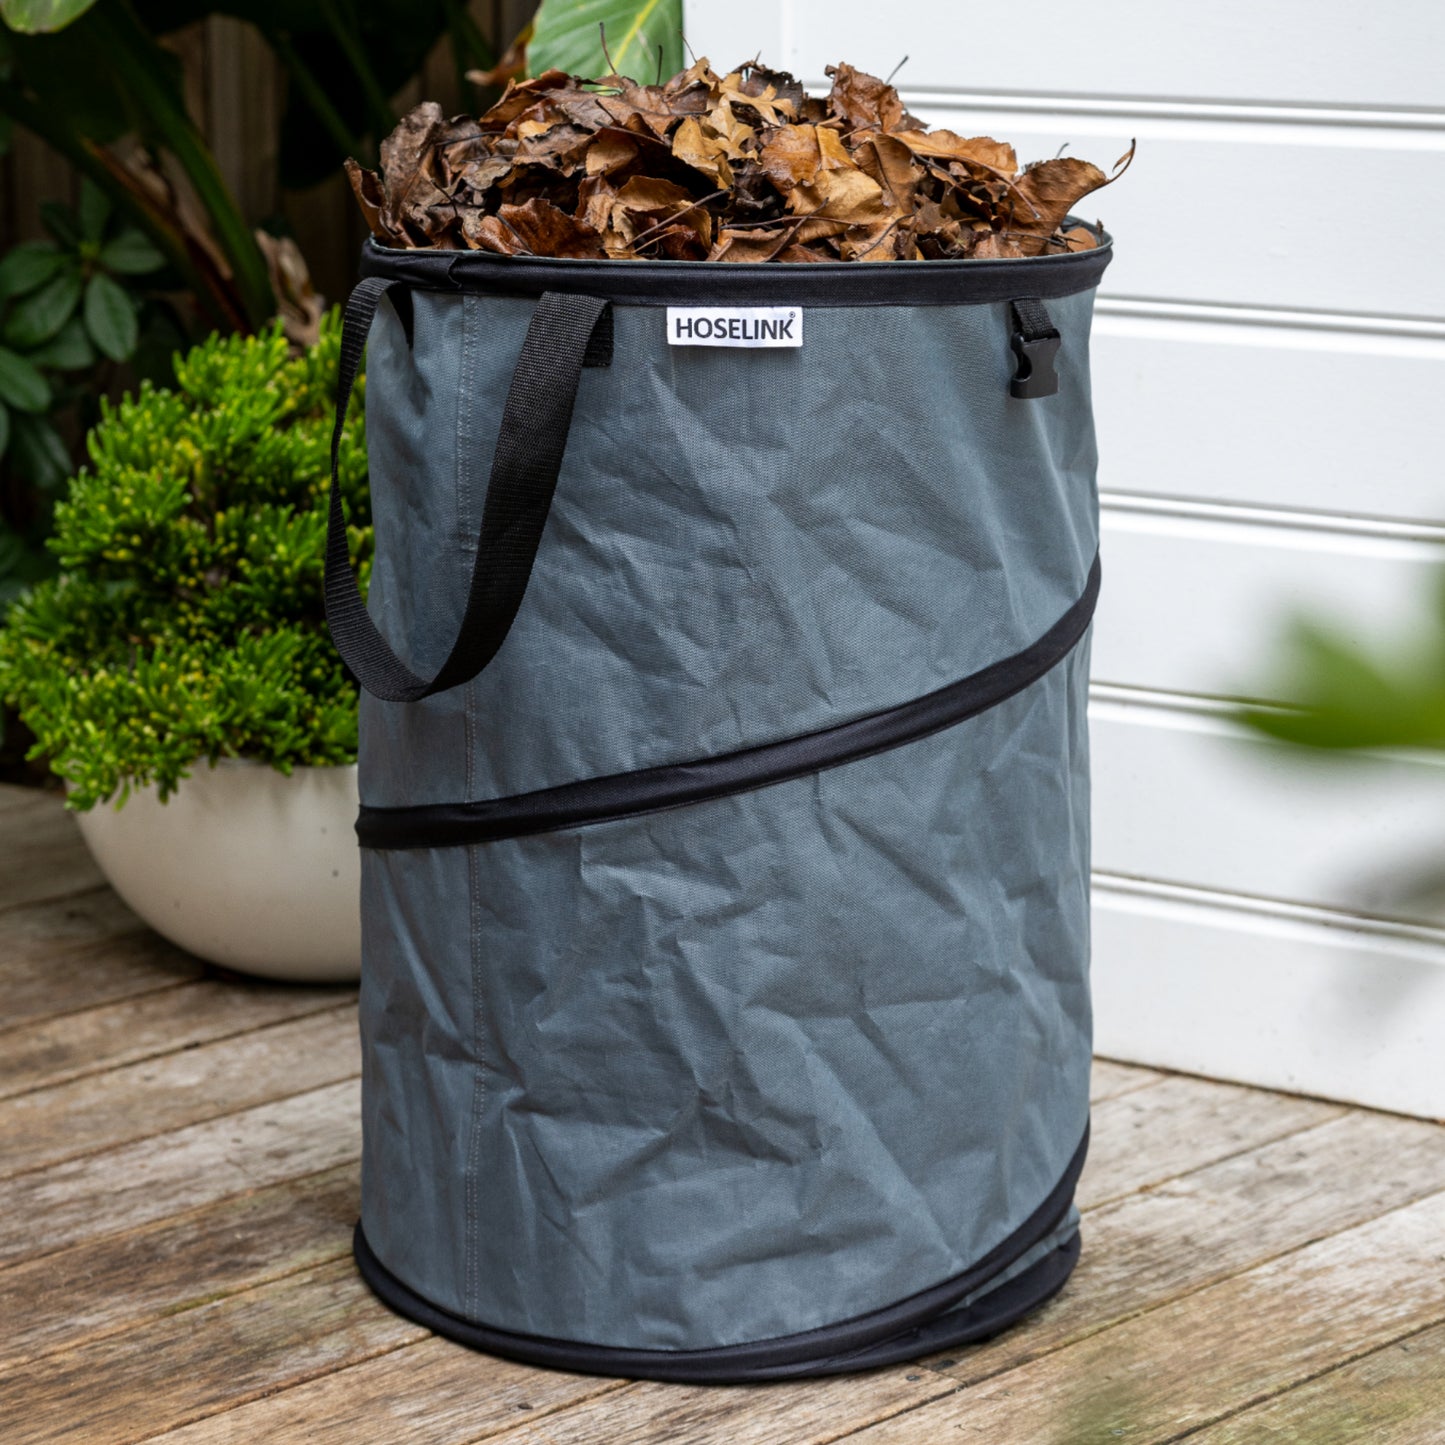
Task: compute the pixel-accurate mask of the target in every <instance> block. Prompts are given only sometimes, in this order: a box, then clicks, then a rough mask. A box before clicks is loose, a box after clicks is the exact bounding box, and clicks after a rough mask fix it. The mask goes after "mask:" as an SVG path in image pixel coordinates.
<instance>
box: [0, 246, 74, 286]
mask: <svg viewBox="0 0 1445 1445" xmlns="http://www.w3.org/2000/svg"><path fill="white" fill-rule="evenodd" d="M69 263H70V257H69V256H67V255H66V254H65V252H64V251H62V250H61V249H60V247H59V246H57V245H56V244H55V242H54V241H22V242H21V243H20V245H18V246H16V247H14V249H12V250H11V251H10V252H8V253H7V254H6V256H5V259H4V260H3V261H0V300H3V299H4V298H5V297H7V296H24V295H25V294H26V293H27V292H29V291H34V290H37V289H38V288H39V287H41V286H43V285H44V284H45V283H46V282H47V281H49V280H50V278H51V277H52V276H55V275H57V274H58V273H59V272H60V271H62V270H64V269H65V267H66V266H67V265H68V264H69Z"/></svg>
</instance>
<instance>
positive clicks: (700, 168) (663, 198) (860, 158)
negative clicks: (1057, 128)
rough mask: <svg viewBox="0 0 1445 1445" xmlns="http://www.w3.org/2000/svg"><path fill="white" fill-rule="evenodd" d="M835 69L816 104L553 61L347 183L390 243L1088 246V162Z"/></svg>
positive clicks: (858, 256) (1092, 172) (878, 257)
mask: <svg viewBox="0 0 1445 1445" xmlns="http://www.w3.org/2000/svg"><path fill="white" fill-rule="evenodd" d="M828 74H829V76H830V77H831V79H832V87H831V89H830V91H829V93H828V95H827V97H826V99H824V98H822V97H819V96H810V95H808V94H807V92H806V91H805V90H804V89H803V87H802V85H800V84H799V82H798V81H797V80H796V79H795V78H794V77H793V76H791V75H788V74H787V73H786V72H784V71H776V70H770V69H768V68H767V67H766V66H764V65H761V64H760V63H758V62H757V61H750V62H749V63H747V64H746V65H741V66H739V67H738V68H737V69H736V70H732V71H729V72H728V73H727V74H726V75H723V76H719V75H718V74H717V73H716V72H715V71H714V70H713V69H712V67H711V66H710V65H709V63H708V62H707V60H706V59H701V60H697V61H695V62H694V63H693V64H692V65H691V66H689V67H688V68H687V69H686V70H683V71H680V72H679V73H678V74H676V75H674V76H673V77H672V78H671V79H670V80H668V81H666V82H665V83H663V84H661V85H639V84H637V83H636V82H634V81H632V80H630V79H627V78H626V77H624V76H618V75H609V76H603V77H601V78H600V79H599V80H595V81H587V80H583V79H581V78H579V77H577V76H571V75H566V74H564V73H563V72H562V71H560V70H549V71H546V72H545V73H543V74H542V75H539V76H536V77H534V78H533V79H531V80H514V81H513V82H512V83H511V84H509V85H508V87H507V90H506V92H505V93H504V94H503V96H502V98H501V99H500V100H499V101H498V102H497V103H496V105H494V106H493V107H492V108H491V109H490V110H489V111H487V113H486V114H485V115H483V116H480V117H477V118H475V119H473V118H471V117H467V116H458V117H456V118H454V119H451V120H445V119H443V117H442V115H441V112H440V110H439V109H438V107H436V106H435V105H422V106H418V107H417V108H416V109H415V110H413V111H412V112H411V113H410V114H409V115H408V116H406V117H405V119H403V121H402V122H401V124H400V125H399V126H398V127H397V128H396V130H395V131H394V132H393V134H392V135H390V136H388V137H387V139H386V141H385V142H384V143H383V145H382V173H381V176H380V178H378V177H377V176H375V175H372V174H371V173H369V172H367V171H363V170H362V169H361V168H360V167H358V166H356V165H355V164H354V163H349V164H348V166H347V175H348V177H349V179H350V181H351V186H352V189H353V191H354V192H355V194H356V198H357V203H358V204H359V205H360V206H361V208H362V214H363V215H364V216H365V217H366V222H367V225H368V226H369V227H370V228H371V231H372V233H373V234H374V235H375V236H376V237H377V239H378V240H380V241H382V242H384V243H385V244H387V245H392V246H401V247H416V246H429V247H437V248H441V249H447V248H455V247H466V248H471V249H481V250H489V251H494V252H498V253H500V254H503V255H525V254H531V255H546V256H573V257H599V256H609V257H616V258H619V259H634V258H637V257H652V258H660V259H665V260H696V259H702V258H706V259H709V260H716V261H735V262H736V261H781V262H787V263H799V264H801V263H805V262H810V261H833V260H844V261H889V260H910V261H916V260H934V259H962V258H967V257H972V256H977V257H980V258H994V259H1001V258H1017V257H1021V256H1025V255H1037V254H1040V253H1041V252H1043V251H1045V250H1049V249H1053V250H1058V251H1072V250H1085V249H1089V248H1091V247H1093V246H1095V245H1097V244H1098V238H1097V235H1096V233H1095V232H1093V231H1091V230H1089V229H1088V228H1087V227H1081V226H1074V227H1072V228H1071V229H1070V230H1069V231H1068V232H1067V233H1064V232H1063V231H1062V230H1061V226H1062V225H1063V223H1064V218H1065V217H1066V216H1067V215H1068V213H1069V210H1070V208H1071V207H1072V206H1073V205H1075V204H1076V203H1077V202H1078V200H1079V199H1080V198H1081V197H1083V196H1085V195H1088V194H1089V193H1090V192H1091V191H1093V190H1097V189H1098V187H1099V186H1101V185H1105V184H1107V183H1108V182H1107V180H1106V179H1105V177H1104V175H1103V172H1101V171H1100V170H1099V169H1098V168H1097V167H1094V166H1090V165H1088V164H1087V163H1086V162H1083V161H1078V160H1074V159H1072V158H1070V159H1067V160H1065V159H1057V160H1053V161H1044V162H1041V163H1039V164H1037V165H1034V166H1030V167H1029V168H1028V169H1027V170H1025V171H1023V172H1019V170H1018V162H1017V158H1016V156H1015V154H1014V151H1013V148H1012V147H1011V146H1008V145H1005V144H1003V143H1002V142H1000V141H996V140H993V139H992V138H990V137H988V136H975V137H972V138H966V137H963V136H959V135H955V134H954V133H953V132H952V131H948V130H937V131H929V130H927V129H925V128H924V127H923V125H922V124H921V123H920V122H919V121H918V120H917V119H916V118H915V117H913V116H911V115H909V114H908V112H907V111H906V110H905V109H904V108H903V103H902V101H901V100H900V99H899V97H898V93H897V91H896V90H894V88H893V87H892V86H891V85H889V84H888V83H887V82H886V81H883V80H879V79H878V78H877V77H876V76H872V75H867V74H865V73H864V72H862V71H859V70H855V69H854V68H853V67H852V66H848V65H837V66H833V67H830V68H829V70H828ZM479 78H481V79H484V80H497V79H501V78H503V72H502V69H501V68H500V67H499V69H498V70H497V71H494V72H489V73H488V74H487V75H486V76H484V77H479ZM1132 155H1133V148H1132V147H1131V148H1130V151H1129V153H1128V154H1127V155H1125V156H1123V157H1121V158H1120V162H1119V164H1118V166H1117V167H1116V170H1115V175H1118V174H1122V171H1123V169H1125V168H1127V166H1128V164H1129V161H1130V159H1131V158H1132Z"/></svg>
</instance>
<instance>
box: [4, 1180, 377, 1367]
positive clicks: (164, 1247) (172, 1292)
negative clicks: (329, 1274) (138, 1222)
mask: <svg viewBox="0 0 1445 1445" xmlns="http://www.w3.org/2000/svg"><path fill="white" fill-rule="evenodd" d="M360 1201H361V1187H360V1181H359V1177H358V1171H357V1167H356V1165H355V1164H343V1165H340V1166H339V1167H337V1168H335V1169H328V1170H325V1171H323V1172H322V1173H320V1174H308V1175H306V1176H304V1177H303V1178H300V1179H287V1180H285V1181H284V1182H283V1183H281V1184H273V1185H271V1186H270V1187H269V1188H267V1189H258V1190H256V1191H255V1192H254V1193H251V1194H240V1195H232V1196H230V1197H229V1198H226V1199H221V1200H217V1201H216V1202H215V1203H214V1204H209V1205H205V1206H203V1207H202V1208H201V1209H198V1210H195V1211H193V1212H191V1213H189V1214H184V1215H180V1216H175V1215H172V1216H170V1217H168V1218H165V1219H160V1220H156V1221H155V1222H153V1223H151V1224H148V1225H145V1226H143V1227H141V1228H139V1229H133V1230H129V1231H128V1232H126V1233H124V1234H117V1235H107V1236H105V1237H104V1238H102V1239H98V1240H91V1241H87V1242H86V1243H83V1244H77V1245H73V1246H72V1247H71V1248H69V1249H62V1250H59V1251H57V1252H56V1253H53V1254H47V1255H44V1256H43V1257H41V1258H40V1259H34V1260H27V1261H24V1262H22V1263H20V1264H17V1265H15V1266H13V1267H12V1268H10V1269H0V1319H3V1320H5V1321H6V1327H5V1331H4V1333H3V1335H0V1371H4V1370H8V1369H12V1368H13V1367H14V1365H15V1362H16V1361H18V1360H22V1359H26V1358H29V1357H31V1356H34V1355H38V1354H41V1353H45V1352H48V1351H52V1350H57V1349H64V1348H74V1347H75V1346H76V1345H78V1344H80V1343H81V1341H83V1340H85V1339H87V1338H88V1337H90V1336H91V1335H96V1334H101V1333H111V1332H114V1331H117V1330H120V1329H126V1328H134V1327H135V1326H137V1325H140V1324H143V1323H146V1322H147V1321H154V1320H158V1319H161V1318H162V1317H164V1316H166V1315H172V1314H178V1313H180V1312H181V1311H182V1310H186V1309H190V1308H194V1307H195V1306H196V1305H197V1304H201V1303H205V1302H208V1301H211V1300H216V1299H222V1298H225V1297H226V1296H228V1295H233V1294H239V1293H241V1292H242V1291H244V1290H248V1289H255V1288H256V1287H257V1286H259V1285H263V1284H268V1283H270V1282H271V1281H272V1280H275V1279H280V1278H282V1277H284V1276H285V1275H288V1274H296V1273H297V1272H299V1271H300V1270H303V1269H310V1268H314V1267H316V1266H317V1265H321V1264H327V1263H329V1262H330V1261H332V1260H335V1259H340V1258H342V1257H343V1256H345V1255H347V1254H349V1253H350V1250H351V1230H352V1226H353V1225H354V1224H355V1223H356V1216H357V1212H358V1207H359V1205H360ZM77 1280H83V1281H84V1284H85V1288H84V1291H83V1292H78V1291H77V1290H76V1288H75V1285H76V1281H77Z"/></svg>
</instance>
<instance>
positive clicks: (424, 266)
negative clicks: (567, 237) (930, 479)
mask: <svg viewBox="0 0 1445 1445" xmlns="http://www.w3.org/2000/svg"><path fill="white" fill-rule="evenodd" d="M1070 219H1071V220H1073V219H1074V218H1072V217H1071V218H1070ZM1074 223H1075V224H1076V225H1084V224H1085V223H1084V222H1082V221H1075V222H1074ZM1088 229H1090V230H1092V231H1094V233H1095V234H1096V235H1097V236H1098V237H1099V244H1098V246H1097V247H1095V248H1094V249H1093V250H1092V251H1070V252H1065V253H1062V254H1059V255H1054V256H1027V257H1023V258H1021V259H1018V260H1013V261H879V262H875V263H872V264H870V263H868V262H866V261H815V262H811V263H809V264H807V265H784V264H781V263H779V262H771V263H770V262H741V263H737V264H728V263H724V262H717V261H572V260H565V259H561V258H558V257H548V256H497V255H494V254H493V253H491V252H490V251H436V250H414V251H407V250H399V249H396V248H394V247H390V246H381V245H378V244H377V242H376V239H375V238H374V237H368V239H367V241H366V243H365V245H364V246H363V247H362V249H361V274H362V275H363V276H384V277H386V278H387V279H389V280H395V281H403V282H405V283H406V284H408V285H410V286H415V287H418V288H420V289H421V290H424V291H468V292H482V293H486V294H488V295H493V296H540V295H541V294H542V292H544V291H571V292H585V293H586V294H587V295H588V296H596V297H600V298H602V299H603V300H607V301H613V302H616V303H617V304H618V305H624V306H668V305H679V306H710V305H719V306H728V305H732V306H747V305H765V304H775V305H782V304H788V305H794V306H812V307H835V306H972V305H979V304H982V303H984V302H990V301H1012V300H1014V299H1015V298H1016V297H1019V296H1037V297H1042V298H1044V299H1045V300H1048V299H1052V298H1055V297H1059V296H1072V295H1074V294H1075V293H1076V292H1079V291H1089V290H1092V289H1093V288H1094V287H1095V286H1097V285H1098V284H1099V278H1100V277H1101V276H1102V275H1103V274H1104V269H1105V267H1107V266H1108V264H1109V262H1110V261H1111V260H1112V259H1113V244H1114V243H1113V238H1112V237H1111V236H1110V235H1109V233H1108V232H1107V231H1105V230H1103V229H1102V228H1100V227H1098V226H1090V227H1089V228H1088Z"/></svg>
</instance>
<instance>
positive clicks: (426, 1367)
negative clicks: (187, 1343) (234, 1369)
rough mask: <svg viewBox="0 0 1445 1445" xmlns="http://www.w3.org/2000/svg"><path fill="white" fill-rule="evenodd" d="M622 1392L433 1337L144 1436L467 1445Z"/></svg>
mask: <svg viewBox="0 0 1445 1445" xmlns="http://www.w3.org/2000/svg"><path fill="white" fill-rule="evenodd" d="M619 1388H621V1386H620V1384H619V1383H618V1382H617V1381H615V1380H599V1379H596V1378H594V1377H591V1376H585V1375H564V1374H562V1373H561V1372H560V1371H557V1370H533V1369H529V1368H528V1367H527V1366H525V1365H515V1364H513V1363H511V1361H509V1360H499V1359H494V1358H492V1357H491V1356H487V1355H475V1354H472V1353H471V1352H470V1351H469V1350H464V1349H462V1348H461V1346H459V1345H453V1344H451V1343H449V1342H448V1341H446V1340H439V1339H435V1338H432V1339H426V1340H422V1341H420V1342H418V1343H417V1344H414V1345H407V1346H406V1347H405V1348H403V1349H399V1350H394V1351H392V1352H391V1353H390V1354H386V1355H379V1356H377V1357H376V1358H375V1359H372V1360H368V1361H367V1362H366V1363H365V1364H362V1365H356V1366H353V1367H352V1368H351V1369H348V1370H341V1371H338V1372H337V1373H335V1374H331V1375H324V1376H322V1377H321V1378H319V1379H315V1380H311V1381H308V1382H307V1383H306V1384H303V1385H297V1386H295V1387H294V1388H292V1389H290V1390H286V1391H284V1392H282V1393H281V1394H278V1395H268V1396H266V1397H265V1398H264V1399H261V1400H254V1401H252V1402H251V1403H250V1404H247V1405H242V1406H240V1407H239V1408H237V1409H235V1410H229V1411H226V1412H225V1413H224V1414H219V1415H210V1416H208V1417H206V1418H205V1419H203V1420H198V1421H196V1422H195V1423H194V1424H192V1425H183V1426H182V1427H181V1428H180V1429H178V1430H171V1431H167V1432H166V1433H165V1434H164V1435H157V1436H153V1437H151V1438H152V1439H153V1440H154V1441H156V1442H157V1445H162V1442H163V1445H254V1442H257V1441H270V1440H304V1441H306V1445H357V1442H359V1441H366V1440H377V1441H384V1442H385V1445H469V1442H471V1441H474V1440H485V1439H486V1438H488V1436H490V1435H495V1434H497V1433H498V1432H499V1431H501V1430H505V1429H508V1428H509V1427H511V1426H514V1425H516V1423H517V1422H518V1420H522V1419H526V1420H537V1419H542V1418H544V1417H546V1416H548V1415H551V1414H553V1413H555V1412H556V1411H557V1410H559V1409H563V1408H565V1407H566V1406H569V1405H576V1404H578V1403H579V1402H581V1401H584V1400H588V1399H592V1398H594V1397H596V1396H599V1395H608V1394H612V1393H614V1392H615V1391H616V1390H618V1389H619ZM598 1445H603V1442H602V1441H599V1442H598Z"/></svg>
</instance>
